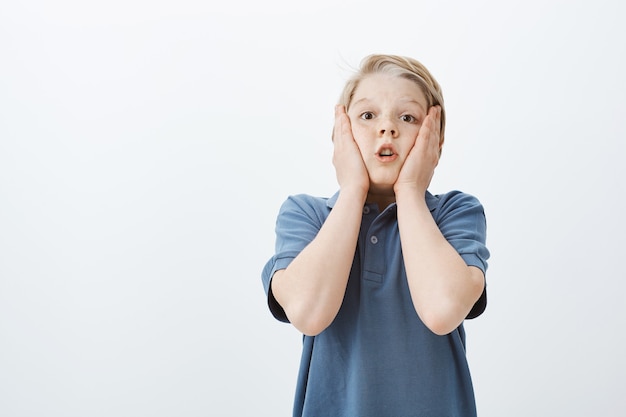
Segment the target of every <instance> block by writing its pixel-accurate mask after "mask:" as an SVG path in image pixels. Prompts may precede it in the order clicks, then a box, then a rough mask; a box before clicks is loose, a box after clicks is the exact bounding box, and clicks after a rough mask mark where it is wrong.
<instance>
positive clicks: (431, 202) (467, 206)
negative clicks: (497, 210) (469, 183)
mask: <svg viewBox="0 0 626 417" xmlns="http://www.w3.org/2000/svg"><path fill="white" fill-rule="evenodd" d="M426 201H427V203H428V206H429V207H430V210H431V211H433V212H434V213H435V214H445V213H448V212H450V211H457V210H471V211H479V212H483V211H484V210H483V205H482V204H481V202H480V201H479V200H478V198H476V197H475V196H473V195H472V194H468V193H464V192H462V191H459V190H453V191H449V192H447V193H443V194H436V195H433V194H430V193H428V194H427V195H426Z"/></svg>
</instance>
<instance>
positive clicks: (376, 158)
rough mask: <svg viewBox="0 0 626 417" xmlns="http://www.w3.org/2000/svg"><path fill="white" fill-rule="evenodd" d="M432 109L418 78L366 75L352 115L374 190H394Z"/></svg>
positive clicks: (352, 108)
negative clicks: (416, 80)
mask: <svg viewBox="0 0 626 417" xmlns="http://www.w3.org/2000/svg"><path fill="white" fill-rule="evenodd" d="M427 113H428V104H427V101H426V97H425V96H424V93H422V91H421V89H420V88H419V87H418V85H417V84H415V83H414V82H412V81H410V80H407V79H404V78H400V77H395V76H391V75H387V74H374V75H370V76H368V77H367V78H365V79H363V80H362V81H361V82H360V83H359V86H358V87H357V89H356V90H355V92H354V96H353V99H352V102H351V104H350V110H349V111H348V116H349V117H350V123H351V125H352V133H353V135H354V139H355V141H356V143H357V145H358V146H359V149H360V151H361V157H362V158H363V161H364V162H365V167H366V168H367V172H368V174H369V178H370V193H380V194H387V195H392V194H393V186H394V184H395V182H396V180H397V178H398V174H399V173H400V169H401V168H402V165H403V164H404V161H405V160H406V157H407V156H408V154H409V152H410V151H411V149H412V148H413V145H414V144H415V139H416V138H417V133H418V132H419V130H420V127H421V125H422V122H423V121H424V118H425V117H426V114H427Z"/></svg>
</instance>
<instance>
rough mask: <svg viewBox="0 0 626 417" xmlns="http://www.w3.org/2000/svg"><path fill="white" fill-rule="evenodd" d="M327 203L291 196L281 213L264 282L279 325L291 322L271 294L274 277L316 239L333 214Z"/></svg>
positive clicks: (269, 303)
mask: <svg viewBox="0 0 626 417" xmlns="http://www.w3.org/2000/svg"><path fill="white" fill-rule="evenodd" d="M326 201H327V200H326V199H322V198H315V197H311V196H307V195H296V196H290V197H289V198H287V200H286V201H285V202H284V203H283V204H282V206H281V208H280V210H279V212H278V217H277V219H276V228H275V231H276V244H275V253H274V256H272V257H271V259H270V260H269V261H268V262H267V263H266V264H265V267H264V268H263V272H262V274H261V279H262V281H263V288H264V290H265V293H266V294H267V302H268V306H269V309H270V311H271V312H272V315H273V316H274V317H275V318H276V319H278V320H280V321H283V322H288V321H289V320H288V319H287V315H286V314H285V311H284V310H283V308H282V307H281V306H280V304H279V303H278V302H277V301H276V299H275V298H274V295H273V294H272V287H271V281H272V277H273V276H274V273H275V272H276V271H278V270H281V269H285V268H287V267H288V266H289V264H290V263H291V261H293V259H294V258H295V257H296V256H298V254H300V252H301V251H302V250H303V249H304V248H305V247H306V246H307V245H308V244H309V243H310V242H311V241H312V240H313V239H314V238H315V236H317V233H318V232H319V230H320V228H321V227H322V224H323V223H324V221H325V220H326V218H327V217H328V213H329V212H330V208H329V207H328V206H327V205H326Z"/></svg>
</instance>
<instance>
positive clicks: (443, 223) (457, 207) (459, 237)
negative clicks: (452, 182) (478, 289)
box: [433, 191, 490, 319]
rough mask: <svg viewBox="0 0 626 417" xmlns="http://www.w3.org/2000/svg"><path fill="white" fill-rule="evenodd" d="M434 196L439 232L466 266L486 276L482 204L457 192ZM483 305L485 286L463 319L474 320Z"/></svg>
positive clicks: (484, 225) (487, 257)
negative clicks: (436, 199)
mask: <svg viewBox="0 0 626 417" xmlns="http://www.w3.org/2000/svg"><path fill="white" fill-rule="evenodd" d="M437 197H438V199H439V202H438V204H437V207H436V209H435V212H434V213H433V216H434V217H435V221H436V222H437V225H438V226H439V230H441V233H442V234H443V236H444V237H445V238H446V240H447V241H448V242H449V243H450V244H451V245H452V246H453V247H454V248H455V249H456V251H457V252H458V253H459V255H460V256H461V257H462V258H463V260H464V261H465V263H466V264H467V265H468V266H475V267H477V268H479V269H480V270H481V271H483V274H486V272H487V260H488V259H489V256H490V254H489V250H488V249H487V246H486V235H487V222H486V218H485V212H484V208H483V206H482V204H481V203H480V202H479V201H478V199H477V198H476V197H474V196H471V195H469V194H465V193H462V192H459V191H453V192H450V193H448V194H445V195H443V196H437ZM486 306H487V285H486V283H485V289H484V290H483V293H482V295H481V296H480V298H479V299H478V301H477V302H476V304H475V305H474V307H473V308H472V310H471V311H470V313H469V314H468V316H467V318H468V319H472V318H475V317H478V316H479V315H481V314H482V313H483V311H484V310H485V308H486Z"/></svg>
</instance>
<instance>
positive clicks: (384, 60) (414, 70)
mask: <svg viewBox="0 0 626 417" xmlns="http://www.w3.org/2000/svg"><path fill="white" fill-rule="evenodd" d="M372 74H389V75H392V76H396V77H401V78H405V79H407V80H410V81H413V82H414V83H415V84H417V85H418V86H419V88H420V89H421V90H422V92H423V93H424V96H425V97H426V102H427V104H428V108H430V107H432V106H436V105H439V106H441V126H440V136H439V143H440V144H443V138H444V130H445V127H446V111H445V108H444V106H443V95H442V92H441V86H440V85H439V83H438V82H437V80H435V78H434V77H433V76H432V74H431V73H430V72H429V71H428V69H426V67H425V66H424V65H423V64H422V63H421V62H419V61H417V60H416V59H413V58H408V57H404V56H399V55H381V54H374V55H369V56H366V57H365V58H363V60H362V61H361V65H360V66H359V68H358V70H357V72H356V73H355V74H354V75H353V76H352V77H351V78H350V79H349V80H348V81H347V82H346V84H345V86H344V88H343V91H342V92H341V95H340V96H339V104H342V105H344V106H346V110H348V109H349V108H350V104H352V98H353V97H354V92H355V91H356V89H357V87H358V86H359V83H360V82H361V80H363V79H364V78H366V77H367V76H368V75H372Z"/></svg>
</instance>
